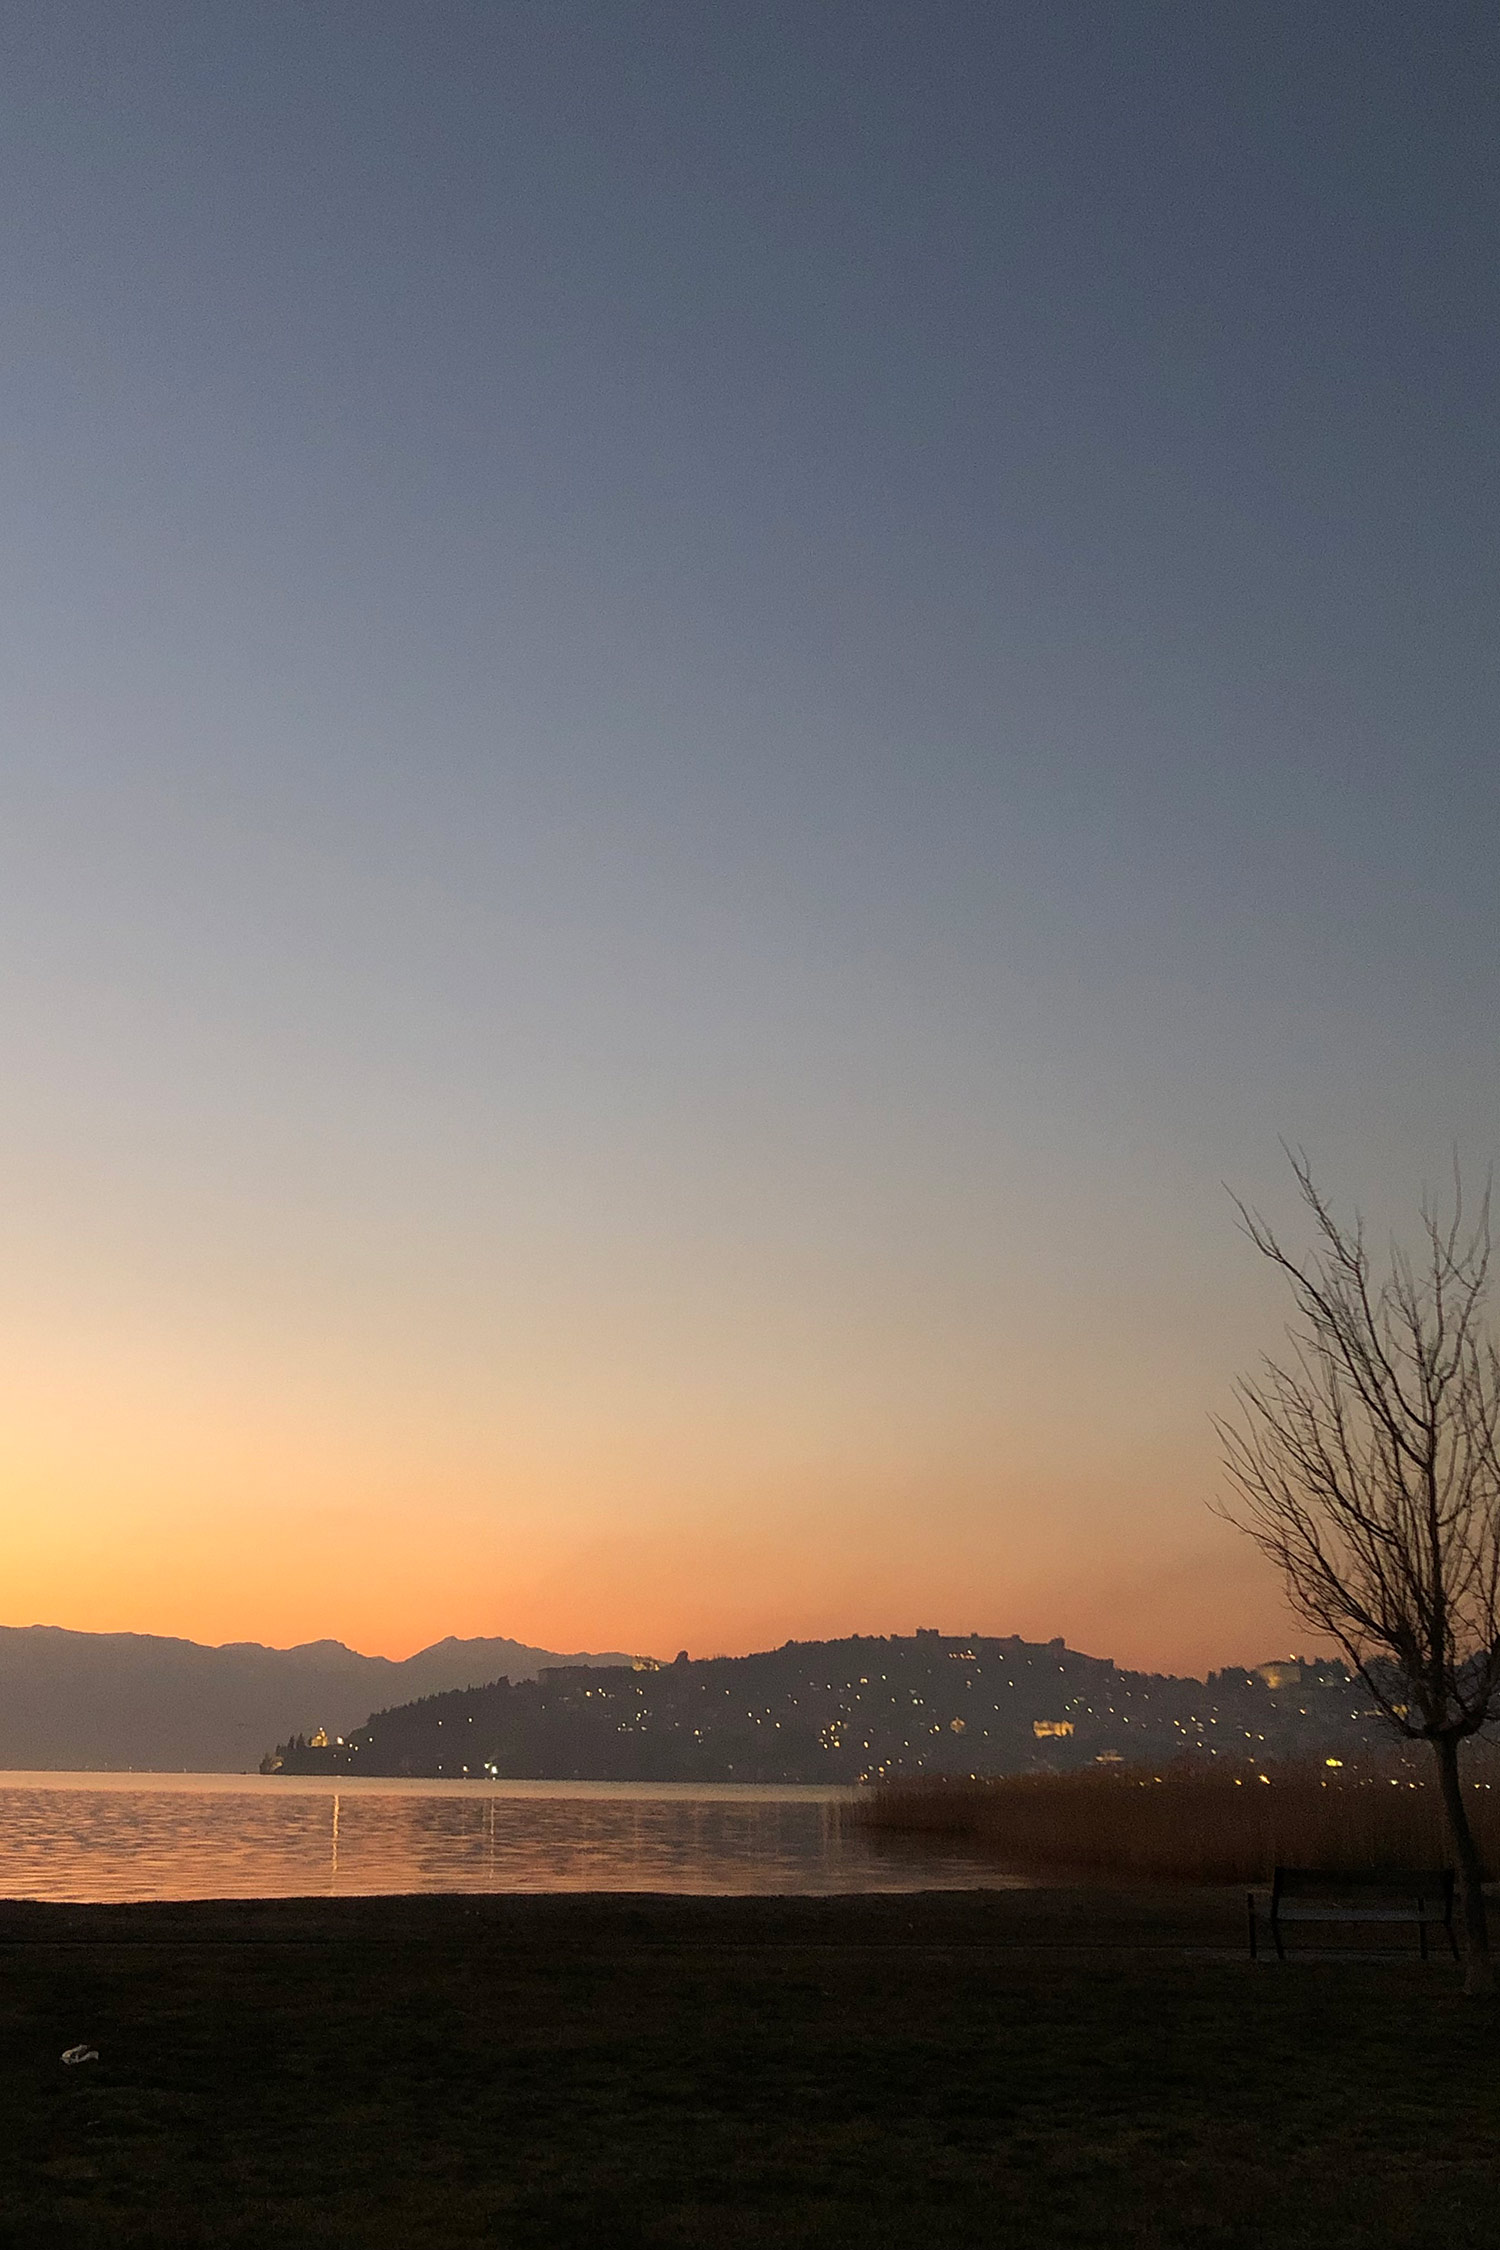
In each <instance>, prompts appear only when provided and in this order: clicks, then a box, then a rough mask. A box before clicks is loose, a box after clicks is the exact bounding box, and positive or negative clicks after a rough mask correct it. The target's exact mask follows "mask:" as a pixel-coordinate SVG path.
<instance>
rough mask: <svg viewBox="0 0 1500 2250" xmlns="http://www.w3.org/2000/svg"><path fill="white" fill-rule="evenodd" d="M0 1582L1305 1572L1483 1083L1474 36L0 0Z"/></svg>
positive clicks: (750, 1584) (1495, 614)
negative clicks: (1311, 1461) (1309, 1241)
mask: <svg viewBox="0 0 1500 2250" xmlns="http://www.w3.org/2000/svg"><path fill="white" fill-rule="evenodd" d="M3 62H4V68H3V71H0V122H3V130H0V208H3V209H4V211H5V213H6V227H5V231H4V235H3V238H0V291H3V313H4V318H3V323H0V331H3V333H0V406H3V429H4V439H5V446H4V454H3V467H0V475H3V508H0V572H3V607H0V621H3V633H4V643H3V665H0V745H3V751H0V1042H3V1070H0V1141H3V1163H0V1208H3V1216H4V1254H3V1257H0V1331H3V1333H0V1386H3V1392H4V1414H3V1437H0V1508H3V1540H0V1621H3V1622H8V1623H12V1624H28V1623H32V1622H38V1621H42V1622H49V1623H55V1624H65V1625H73V1626H80V1627H89V1628H100V1629H134V1630H139V1631H148V1632H167V1633H182V1634H188V1635H191V1636H193V1637H195V1638H198V1639H206V1640H221V1639H229V1638H244V1639H250V1638H253V1639H259V1640H268V1641H274V1642H286V1641H291V1640H297V1639H304V1638H311V1637H316V1636H320V1635H324V1634H328V1635H335V1636H337V1637H339V1638H341V1639H344V1640H347V1641H349V1642H351V1643H353V1644H355V1645H357V1646H359V1647H361V1648H364V1649H367V1650H371V1651H380V1652H384V1653H387V1654H391V1655H402V1654H405V1653H407V1652H408V1651H410V1650H411V1649H414V1648H416V1647H417V1646H419V1645H421V1644H422V1643H424V1642H427V1641H431V1640H433V1639H436V1638H438V1637H440V1636H441V1635H443V1634H445V1633H449V1632H453V1633H459V1634H476V1633H509V1634H515V1635H517V1636H519V1637H521V1638H523V1639H526V1640H530V1641H534V1642H538V1643H542V1644H544V1645H549V1646H555V1647H563V1648H582V1647H591V1646H593V1647H599V1646H603V1647H622V1646H623V1647H632V1648H639V1649H649V1650H652V1651H654V1652H656V1653H658V1654H665V1655H670V1654H672V1653H673V1652H674V1651H675V1650H676V1649H677V1648H678V1647H680V1646H684V1645H686V1646H687V1647H689V1648H690V1649H691V1650H692V1651H693V1652H694V1653H695V1654H707V1653H712V1652H714V1651H716V1650H731V1651H733V1650H742V1649H747V1648H752V1647H757V1646H764V1645H767V1644H768V1643H774V1642H779V1641H781V1640H784V1639H786V1638H787V1637H788V1636H789V1635H795V1636H797V1637H808V1636H813V1635H821V1634H825V1633H842V1632H848V1631H854V1630H861V1631H866V1632H889V1631H898V1630H899V1631H909V1630H910V1629H911V1628H912V1627H913V1626H915V1625H918V1624H926V1625H941V1626H943V1627H945V1628H947V1629H952V1630H957V1631H964V1630H969V1629H977V1630H981V1631H986V1632H1020V1633H1024V1634H1027V1635H1030V1636H1035V1637H1039V1638H1046V1637H1049V1636H1050V1635H1052V1634H1054V1633H1064V1634H1066V1636H1067V1637H1068V1639H1069V1640H1070V1641H1071V1642H1073V1643H1074V1644H1075V1645H1078V1646H1082V1647H1086V1648H1090V1649H1093V1650H1095V1651H1097V1652H1099V1653H1102V1654H1109V1655H1113V1656H1116V1657H1117V1658H1119V1659H1120V1660H1122V1661H1132V1662H1137V1663H1147V1664H1152V1665H1158V1664H1159V1665H1164V1666H1172V1667H1175V1668H1192V1669H1201V1668H1203V1667H1205V1666H1207V1665H1209V1664H1216V1663H1223V1662H1228V1661H1233V1660H1240V1661H1250V1660H1254V1659H1256V1658H1259V1657H1262V1656H1264V1655H1266V1654H1267V1653H1269V1652H1270V1651H1272V1650H1274V1649H1276V1648H1280V1647H1285V1646H1286V1645H1287V1644H1288V1642H1289V1641H1290V1640H1292V1639H1294V1638H1295V1637H1296V1633H1295V1629H1294V1628H1293V1627H1291V1626H1290V1625H1289V1623H1288V1621H1287V1618H1286V1615H1285V1612H1284V1611H1283V1609H1282V1607H1281V1604H1280V1600H1279V1596H1278V1594H1277V1590H1276V1588H1275V1586H1274V1584H1273V1583H1272V1582H1271V1580H1270V1579H1269V1578H1268V1576H1267V1575H1266V1573H1265V1571H1264V1570H1263V1569H1262V1567H1261V1566H1260V1565H1259V1564H1258V1563H1256V1562H1254V1561H1253V1560H1252V1559H1251V1558H1250V1557H1249V1556H1248V1555H1247V1553H1246V1552H1245V1550H1244V1549H1243V1547H1242V1546H1241V1545H1240V1543H1238V1542H1237V1541H1236V1540H1235V1538H1234V1537H1233V1535H1232V1534H1231V1533H1229V1532H1228V1531H1227V1530H1225V1529H1224V1528H1223V1527H1222V1526H1220V1525H1219V1524H1217V1523H1216V1521H1215V1520H1214V1519H1213V1517H1212V1516H1211V1515H1210V1514H1209V1512H1208V1510H1207V1508H1206V1505H1205V1502H1206V1501H1207V1500H1208V1499H1209V1498H1210V1497H1211V1496H1212V1495H1213V1493H1214V1492H1215V1490H1216V1489H1217V1488H1218V1484H1219V1479H1218V1475H1217V1470H1216V1466H1215V1451H1214V1445H1213V1442H1212V1437H1211V1433H1210V1430H1209V1425H1208V1417H1209V1415H1210V1413H1211V1412H1212V1411H1214V1410H1216V1409H1220V1408H1222V1407H1223V1406H1224V1404H1225V1403H1226V1399H1227V1395H1228V1389H1229V1385H1230V1382H1231V1380H1232V1378H1233V1376H1234V1374H1235V1373H1236V1371H1237V1370H1239V1369H1240V1368H1242V1367H1244V1366H1245V1365H1246V1364H1247V1363H1248V1362H1249V1361H1250V1360H1251V1359H1253V1357H1254V1355H1255V1353H1256V1352H1257V1351H1258V1350H1259V1349H1261V1348H1262V1347H1264V1346H1266V1345H1269V1344H1272V1343H1274V1341H1275V1340H1276V1337H1277V1334H1278V1330H1279V1325H1280V1320H1281V1317H1282V1314H1281V1306H1280V1302H1279V1299H1278V1297H1277V1295H1276V1292H1275V1290H1274V1288H1273V1287H1272V1286H1271V1284H1270V1282H1269V1280H1268V1278H1267V1277H1265V1276H1264V1275H1262V1274H1260V1273H1259V1272H1257V1270H1256V1268H1255V1264H1254V1261H1253V1258H1252V1256H1251V1253H1250V1252H1249V1250H1248V1248H1247V1246H1246V1245H1245V1244H1244V1242H1243V1241H1242V1240H1241V1238H1240V1237H1239V1236H1238V1235H1237V1234H1236V1231H1235V1225H1234V1215H1233V1211H1232V1209H1231V1206H1230V1204H1229V1201H1228V1199H1227V1197H1226V1194H1225V1191H1224V1186H1223V1184H1222V1183H1223V1182H1225V1181H1226V1180H1227V1181H1229V1182H1230V1183H1232V1184H1233V1185H1234V1186H1235V1187H1236V1188H1237V1189H1239V1190H1240V1191H1242V1192H1244V1193H1246V1194H1247V1195H1249V1196H1250V1197H1251V1198H1252V1199H1254V1200H1256V1201H1258V1202H1260V1203H1262V1204H1263V1205H1264V1206H1265V1207H1266V1208H1267V1209H1268V1210H1269V1211H1270V1212H1271V1213H1272V1214H1273V1215H1274V1216H1277V1217H1283V1216H1287V1215H1289V1213H1290V1208H1291V1199H1290V1197H1289V1195H1288V1192H1287V1191H1288V1188H1289V1185H1290V1182H1289V1177H1288V1175H1287V1173H1286V1169H1285V1164H1284V1160H1283V1159H1282V1157H1281V1155H1280V1152H1279V1149H1278V1137H1279V1136H1286V1137H1287V1138H1289V1139H1291V1140H1293V1141H1297V1142H1301V1143H1303V1144H1305V1145H1306V1147H1307V1148H1308V1150H1309V1151H1310V1153H1311V1154H1312V1156H1313V1158H1314V1161H1315V1163H1316V1164H1317V1165H1318V1167H1319V1169H1320V1172H1321V1174H1322V1176H1323V1177H1324V1179H1325V1180H1326V1182H1327V1184H1328V1185H1329V1186H1330V1188H1331V1189H1332V1190H1333V1191H1334V1193H1335V1195H1336V1196H1337V1197H1338V1198H1339V1199H1340V1200H1341V1201H1343V1202H1352V1201H1359V1202H1360V1203H1362V1204H1363V1206H1364V1207H1365V1208H1366V1209H1367V1210H1368V1211H1369V1212H1370V1213H1371V1215H1372V1216H1373V1218H1374V1219H1375V1221H1376V1222H1377V1224H1378V1225H1381V1226H1383V1225H1384V1224H1386V1222H1387V1221H1388V1220H1391V1219H1395V1218H1397V1217H1399V1216H1400V1215H1401V1214H1403V1213H1404V1212H1405V1211H1406V1210H1408V1209H1409V1207H1410V1206H1411V1204H1412V1203H1414V1201H1415V1199H1416V1197H1417V1196H1418V1194H1419V1193H1420V1191H1421V1188H1422V1185H1423V1182H1424V1181H1426V1180H1434V1179H1436V1180H1441V1178H1442V1176H1443V1173H1444V1170H1445V1167H1446V1165H1447V1163H1448V1161H1449V1152H1450V1149H1451V1148H1452V1146H1453V1145H1454V1144H1455V1143H1456V1144H1457V1145H1458V1147H1459V1148H1460V1150H1461V1151H1462V1153H1463V1156H1464V1158H1465V1161H1466V1162H1467V1164H1468V1165H1469V1166H1470V1168H1471V1169H1472V1170H1476V1171H1482V1170H1483V1168H1484V1166H1485V1165H1486V1164H1487V1163H1488V1162H1489V1161H1490V1159H1491V1158H1492V1156H1493V1155H1494V1154H1495V1151H1496V1148H1497V1144H1500V1043H1497V1037H1496V1033H1497V1019H1500V1008H1497V998H1496V994H1497V967H1500V959H1497V956H1500V882H1497V864H1500V852H1497V844H1500V817H1497V816H1500V760H1497V741H1500V731H1497V718H1500V708H1497V706H1500V661H1497V653H1500V639H1497V618H1500V583H1497V580H1500V571H1497V547H1496V525H1497V522H1500V490H1497V485H1500V478H1497V474H1496V468H1497V456H1496V436H1495V417H1494V407H1495V380H1496V366H1497V344H1500V261H1497V259H1496V256H1495V245H1496V240H1497V220H1500V165H1497V157H1496V150H1497V148H1500V17H1497V16H1496V14H1495V13H1494V11H1493V9H1492V8H1490V7H1488V6H1481V5H1468V4H1458V0H1426V4H1424V5H1423V6H1421V7H1413V6H1411V5H1410V0H1396V4H1385V0H1365V4H1362V5H1361V6H1359V7H1358V8H1355V7H1352V6H1350V7H1345V6H1341V5H1337V4H1334V5H1329V6H1326V7H1319V8H1309V7H1307V6H1306V5H1304V4H1302V0H1286V4H1266V0H1181V4H1175V0H1151V4H1150V5H1146V4H1144V0H1143V4H1140V5H1135V4H1132V0H1125V4H1123V5H1119V6H1107V5H1103V4H1099V0H1087V4H1084V0H1015V4H1011V5H1005V6H998V5H995V4H993V0H985V4H975V5H965V4H948V0H924V4H922V5H910V6H906V5H891V4H889V0H859V4H854V0H849V4H847V5H846V4H842V0H832V4H829V5H820V6H811V5H807V4H806V0H797V4H789V5H784V6H780V5H777V6H771V5H763V4H760V0H740V4H738V5H735V6H733V7H712V6H704V5H701V4H698V0H694V4H654V0H653V4H645V5H620V4H617V0H596V4H593V5H582V4H573V0H546V4H544V5H510V4H503V0H470V4H461V0H423V5H421V6H420V7H414V6H412V5H410V4H409V0H395V4H387V0H320V4H319V5H318V6H316V7H296V6H290V5H286V4H285V0H272V4H266V0H234V4H233V5H212V6H208V5H204V4H203V0H133V4H132V5H131V6H130V7H128V8H121V7H119V6H118V5H117V4H116V0H13V5H12V6H11V7H10V8H9V9H8V10H7V11H6V30H5V33H4V42H3Z"/></svg>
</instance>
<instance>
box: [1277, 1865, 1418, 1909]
mask: <svg viewBox="0 0 1500 2250" xmlns="http://www.w3.org/2000/svg"><path fill="white" fill-rule="evenodd" d="M1452 1890H1453V1870H1452V1868H1451V1867H1426V1868H1406V1867H1399V1868H1391V1867H1383V1868H1369V1867H1360V1868H1355V1869H1351V1870H1350V1871H1349V1872H1348V1873H1345V1872H1343V1871H1342V1870H1339V1871H1333V1870H1330V1869H1328V1868H1323V1867H1278V1868H1277V1870H1276V1873H1275V1876H1274V1878H1273V1880H1272V1895H1273V1896H1274V1897H1275V1898H1279V1899H1280V1898H1307V1899H1323V1900H1333V1899H1342V1898H1349V1899H1358V1900H1359V1901H1361V1902H1362V1903H1369V1902H1373V1901H1374V1900H1376V1899H1381V1898H1399V1899H1413V1898H1424V1899H1427V1898H1441V1899H1446V1898H1448V1897H1450V1896H1451V1894H1452Z"/></svg>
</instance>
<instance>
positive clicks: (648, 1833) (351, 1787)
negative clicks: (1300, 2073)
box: [0, 1773, 1016, 1900]
mask: <svg viewBox="0 0 1500 2250" xmlns="http://www.w3.org/2000/svg"><path fill="white" fill-rule="evenodd" d="M848 1803H849V1798H848V1795H847V1793H846V1792H843V1791H835V1790H826V1789H771V1788H764V1789H763V1788H754V1787H750V1786H747V1785H744V1784H738V1785H730V1786H724V1787H720V1788H714V1787H702V1788H700V1787H696V1786H684V1785H673V1784H670V1783H651V1782H582V1781H511V1782H504V1781H502V1782H485V1783H480V1782H474V1781H378V1780H364V1779H360V1780H352V1781H351V1780H346V1779H344V1778H343V1777H340V1779H339V1781H338V1783H337V1785H335V1784H334V1782H333V1781H332V1780H325V1779H323V1778H322V1777H301V1776H299V1777H297V1778H294V1779H288V1778H285V1777H283V1776H282V1775H280V1774H271V1775H265V1776H262V1775H260V1774H139V1773H131V1774H126V1773H99V1774H77V1773H10V1774H0V1897H4V1898H33V1899H69V1900H89V1899H152V1898H154V1899H182V1898H300V1897H306V1896H308V1895H310V1894H314V1893H321V1894H323V1895H325V1896H326V1895H328V1894H333V1895H348V1896H353V1895H355V1894H357V1893H366V1894H368V1893H372V1892H394V1891H682V1892H694V1891H696V1892H703V1891H762V1892H783V1893H785V1892H791V1891H801V1892H827V1891H906V1890H935V1889H944V1890H955V1889H970V1888H974V1887H978V1886H985V1887H988V1888H994V1887H1006V1888H1009V1887H1012V1886H1013V1885H1014V1883H1015V1881H1016V1878H1014V1877H1007V1876H1004V1875H999V1874H997V1873H996V1871H995V1869H994V1868H993V1866H987V1865H986V1864H985V1862H984V1861H983V1860H982V1859H979V1858H970V1857H967V1856H966V1855H964V1854H963V1853H961V1852H943V1853H937V1852H933V1851H930V1850H928V1849H925V1848H919V1849H918V1850H916V1851H913V1850H912V1849H911V1847H910V1846H909V1845H907V1844H905V1843H904V1841H902V1840H896V1841H893V1842H882V1841H880V1840H877V1839H875V1838H873V1837H871V1836H870V1835H868V1834H867V1833H865V1832H863V1831H862V1830H860V1829H859V1828H856V1827H855V1826H854V1825H853V1824H852V1823H851V1822H850V1821H849V1819H848V1817H847V1807H848Z"/></svg>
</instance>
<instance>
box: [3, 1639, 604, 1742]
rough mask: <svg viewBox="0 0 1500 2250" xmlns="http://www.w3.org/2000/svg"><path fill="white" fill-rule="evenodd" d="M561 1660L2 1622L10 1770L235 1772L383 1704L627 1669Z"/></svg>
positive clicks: (516, 1650) (443, 1644)
mask: <svg viewBox="0 0 1500 2250" xmlns="http://www.w3.org/2000/svg"><path fill="white" fill-rule="evenodd" d="M629 1661H630V1659H629V1658H628V1657H625V1656H622V1655H621V1654H620V1653H619V1652H618V1651H615V1652H611V1653H610V1654H608V1655H604V1656H573V1657H567V1656H557V1655H554V1654H553V1653H552V1652H551V1651H549V1650H547V1649H540V1648H529V1647H527V1646H526V1645H525V1644H524V1643H523V1642H520V1641H512V1640H502V1639H495V1640H469V1641H459V1640H452V1639H449V1640H443V1641H438V1642H436V1643H435V1644H434V1645H433V1646H432V1647H431V1648H424V1649H421V1650H419V1651H418V1653H417V1654H416V1655H415V1656H409V1657H406V1658H405V1659H404V1660H403V1661H401V1662H399V1663H398V1662H395V1661H393V1660H392V1659H391V1658H389V1657H384V1656H361V1655H360V1654H359V1653H358V1651H357V1650H355V1649H351V1648H346V1647H345V1646H344V1644H343V1643H342V1642H341V1641H307V1642H304V1643H303V1644H302V1645H301V1646H300V1647H297V1648H264V1647H262V1646H261V1644H260V1643H259V1642H257V1641H232V1642H229V1643H228V1644H227V1645H226V1646H224V1647H222V1648H210V1647H205V1646H203V1645H202V1644H201V1643H199V1642H197V1641H184V1640H170V1639H165V1638H161V1637H158V1636H157V1635H155V1634H150V1633H74V1632H69V1631H67V1630H65V1629H64V1628H63V1627H61V1626H55V1625H27V1626H13V1625H12V1626H0V1769H5V1770H11V1771H14V1770H24V1769H28V1768H32V1769H36V1768H41V1769H47V1768H52V1769H59V1770H72V1771H82V1772H87V1771H101V1770H102V1771H109V1770H112V1769H115V1770H123V1769H125V1768H128V1767H136V1768H137V1769H147V1770H149V1769H153V1768H154V1769H157V1770H162V1771H166V1772H177V1771H181V1770H184V1769H185V1770H187V1771H190V1772H199V1773H215V1772H218V1773H226V1772H227V1773H238V1772H244V1771H249V1770H251V1769H253V1768H254V1767H255V1766H257V1765H258V1764H259V1762H260V1759H261V1755H262V1753H263V1752H264V1751H265V1750H266V1748H267V1747H268V1745H269V1744H271V1743H273V1742H277V1741H280V1740H281V1739H282V1738H283V1737H284V1736H286V1735H290V1734H297V1733H303V1734H310V1733H312V1732H314V1731H315V1730H316V1729H318V1728H319V1727H323V1728H326V1729H327V1731H328V1732H329V1733H330V1734H335V1735H336V1734H347V1733H348V1732H349V1730H350V1729H351V1728H353V1727H355V1726H357V1725H358V1724H359V1722H360V1721H361V1720H362V1719H364V1718H366V1717H367V1716H368V1714H369V1713H370V1712H371V1711H372V1710H375V1709H377V1708H378V1707H379V1706H380V1705H382V1704H387V1703H391V1702H399V1701H404V1700H407V1699H409V1698H412V1697H417V1696H430V1695H436V1694H441V1693H442V1692H444V1691H445V1690H451V1689H455V1688H470V1687H476V1686H478V1685H480V1684H481V1683H482V1682H484V1681H486V1680H494V1679H497V1678H499V1677H500V1676H501V1675H502V1674H506V1675H508V1676H509V1677H510V1678H511V1679H523V1680H524V1679H530V1678H533V1677H534V1676H535V1674H536V1671H537V1669H538V1667H539V1666H540V1665H542V1664H572V1665H579V1666H588V1665H593V1664H615V1665H618V1664H622V1663H624V1664H628V1663H629Z"/></svg>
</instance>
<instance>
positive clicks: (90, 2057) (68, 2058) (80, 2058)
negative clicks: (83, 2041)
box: [63, 2047, 99, 2063]
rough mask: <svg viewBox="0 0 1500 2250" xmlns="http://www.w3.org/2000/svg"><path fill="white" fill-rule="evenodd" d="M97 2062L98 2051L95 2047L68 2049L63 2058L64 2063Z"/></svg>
mask: <svg viewBox="0 0 1500 2250" xmlns="http://www.w3.org/2000/svg"><path fill="white" fill-rule="evenodd" d="M98 2060H99V2050H98V2048H97V2047H70V2048H69V2049H68V2051H67V2053H66V2054H65V2055H64V2056H63V2061H64V2062H65V2063H75V2062H97V2061H98Z"/></svg>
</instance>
